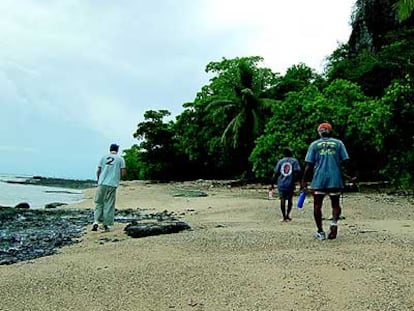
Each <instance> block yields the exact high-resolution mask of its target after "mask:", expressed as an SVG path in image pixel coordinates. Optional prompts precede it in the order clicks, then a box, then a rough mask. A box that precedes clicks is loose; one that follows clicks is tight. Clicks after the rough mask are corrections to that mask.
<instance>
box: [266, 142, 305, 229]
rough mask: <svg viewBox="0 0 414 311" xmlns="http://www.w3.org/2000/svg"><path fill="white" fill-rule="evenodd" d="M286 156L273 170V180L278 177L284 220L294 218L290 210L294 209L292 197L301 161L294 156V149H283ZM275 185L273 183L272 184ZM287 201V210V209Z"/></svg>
mask: <svg viewBox="0 0 414 311" xmlns="http://www.w3.org/2000/svg"><path fill="white" fill-rule="evenodd" d="M283 155H284V157H283V158H282V159H280V160H279V161H278V162H277V164H276V166H275V170H274V172H273V176H272V182H273V180H274V179H275V178H276V177H277V190H278V193H279V198H280V210H281V212H282V217H283V218H282V219H281V221H282V222H286V221H290V220H292V219H291V218H290V212H291V210H292V205H293V202H292V198H293V192H294V190H295V182H296V181H297V180H298V176H299V174H300V165H299V161H298V160H297V159H296V158H294V157H293V154H292V150H290V149H289V148H287V147H286V148H284V149H283ZM272 185H273V184H272ZM286 201H287V210H286Z"/></svg>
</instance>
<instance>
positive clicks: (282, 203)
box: [280, 198, 286, 221]
mask: <svg viewBox="0 0 414 311" xmlns="http://www.w3.org/2000/svg"><path fill="white" fill-rule="evenodd" d="M280 211H281V212H282V219H281V220H280V221H286V200H285V198H280Z"/></svg>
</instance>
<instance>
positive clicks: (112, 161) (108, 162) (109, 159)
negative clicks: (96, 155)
mask: <svg viewBox="0 0 414 311" xmlns="http://www.w3.org/2000/svg"><path fill="white" fill-rule="evenodd" d="M114 161H115V158H113V157H107V158H106V162H105V165H112V164H114Z"/></svg>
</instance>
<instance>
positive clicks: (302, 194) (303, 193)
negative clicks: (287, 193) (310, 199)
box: [297, 190, 306, 208]
mask: <svg viewBox="0 0 414 311" xmlns="http://www.w3.org/2000/svg"><path fill="white" fill-rule="evenodd" d="M305 197H306V191H305V190H302V191H301V192H300V194H299V198H298V204H297V207H298V208H302V207H303V202H305Z"/></svg>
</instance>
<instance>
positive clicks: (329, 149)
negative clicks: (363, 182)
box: [301, 123, 349, 240]
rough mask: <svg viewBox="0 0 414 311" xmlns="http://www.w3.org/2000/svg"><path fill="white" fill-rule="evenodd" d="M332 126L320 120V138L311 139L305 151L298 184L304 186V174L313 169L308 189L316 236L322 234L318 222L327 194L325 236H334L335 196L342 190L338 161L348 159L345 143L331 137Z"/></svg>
mask: <svg viewBox="0 0 414 311" xmlns="http://www.w3.org/2000/svg"><path fill="white" fill-rule="evenodd" d="M331 132H332V126H331V125H330V124H329V123H322V124H320V125H319V126H318V134H319V136H320V138H319V139H318V140H315V141H314V142H312V143H311V144H310V146H309V148H308V152H307V153H306V157H305V162H306V166H305V169H304V172H303V178H302V181H301V187H302V188H306V187H307V184H306V182H305V178H306V176H307V174H308V172H309V171H311V170H312V169H313V178H312V182H311V187H310V188H311V189H312V192H313V215H314V219H315V223H316V227H317V230H318V231H317V232H316V234H315V237H316V238H317V239H319V240H324V239H325V238H326V235H325V232H324V231H323V226H322V203H323V199H324V197H325V196H326V195H329V197H330V199H331V206H332V223H331V226H330V232H329V234H328V239H335V238H336V235H337V233H338V220H339V217H340V215H341V206H340V204H339V197H340V195H341V193H342V191H343V188H344V183H343V181H342V173H341V163H342V162H343V161H346V160H348V159H349V156H348V152H347V151H346V148H345V145H344V144H343V142H342V141H341V140H339V139H335V138H332V137H331Z"/></svg>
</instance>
